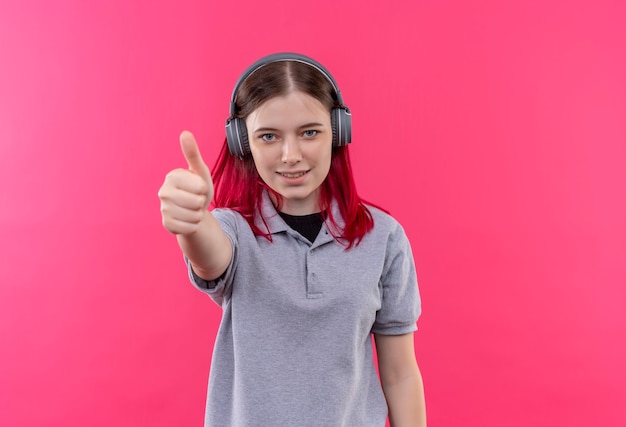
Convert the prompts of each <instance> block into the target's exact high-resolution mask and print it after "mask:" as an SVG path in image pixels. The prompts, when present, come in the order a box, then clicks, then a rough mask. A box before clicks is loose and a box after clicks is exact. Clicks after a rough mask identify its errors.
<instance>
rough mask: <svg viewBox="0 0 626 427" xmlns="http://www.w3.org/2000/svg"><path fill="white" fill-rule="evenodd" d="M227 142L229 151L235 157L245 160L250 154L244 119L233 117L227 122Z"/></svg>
mask: <svg viewBox="0 0 626 427" xmlns="http://www.w3.org/2000/svg"><path fill="white" fill-rule="evenodd" d="M226 141H228V150H229V151H230V154H232V155H233V156H237V157H239V158H243V157H245V156H247V155H248V154H250V144H249V142H248V130H247V129H246V122H245V121H243V119H240V118H238V117H232V118H230V119H228V120H227V121H226Z"/></svg>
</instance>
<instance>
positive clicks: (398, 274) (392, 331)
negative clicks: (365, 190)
mask: <svg viewBox="0 0 626 427" xmlns="http://www.w3.org/2000/svg"><path fill="white" fill-rule="evenodd" d="M381 287H382V303H381V308H380V309H379V310H378V312H377V313H376V320H375V322H374V325H373V327H372V332H373V333H377V334H382V335H403V334H408V333H411V332H414V331H415V330H416V329H417V325H416V322H417V319H418V317H419V316H420V314H421V300H420V295H419V289H418V286H417V274H416V271H415V262H414V260H413V253H412V251H411V246H410V243H409V240H408V238H407V236H406V234H405V232H404V230H403V229H402V227H401V226H400V225H399V224H396V227H395V228H394V230H392V232H391V233H390V234H389V238H388V241H387V250H386V256H385V264H384V268H383V274H382V276H381Z"/></svg>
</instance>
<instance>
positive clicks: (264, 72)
mask: <svg viewBox="0 0 626 427" xmlns="http://www.w3.org/2000/svg"><path fill="white" fill-rule="evenodd" d="M294 91H297V92H302V93H305V94H307V95H310V96H311V97H313V98H315V99H317V100H318V101H320V102H321V103H322V105H323V106H325V107H326V108H327V109H328V112H329V114H330V112H331V110H332V109H333V108H334V107H339V106H340V105H339V102H338V100H337V98H336V94H335V90H334V88H333V86H332V84H331V83H330V81H329V80H328V79H327V78H326V77H325V76H324V75H323V74H322V73H321V72H320V71H318V70H317V69H315V68H313V67H312V66H310V65H307V64H304V63H301V62H297V61H278V62H272V63H269V64H267V65H265V66H263V67H261V68H260V69H258V70H257V71H255V72H254V73H252V74H251V75H250V76H248V78H247V79H246V80H245V81H244V82H243V83H242V84H241V86H240V87H239V90H238V92H237V94H236V98H235V100H236V110H235V117H239V118H241V119H244V120H245V119H246V117H247V116H248V115H250V114H251V113H252V112H253V111H255V110H256V109H257V108H258V107H259V106H261V104H263V103H264V102H266V101H268V100H269V99H271V98H275V97H277V96H285V95H287V94H289V93H290V92H294ZM213 181H214V185H215V197H214V199H213V205H214V206H215V207H225V208H230V209H233V210H235V211H237V212H239V213H240V214H241V215H242V216H243V217H244V218H245V219H246V220H247V221H248V224H250V227H251V228H252V230H253V231H254V233H255V234H257V235H262V236H264V237H266V238H267V239H268V240H270V241H271V235H270V233H269V230H266V231H263V230H261V229H259V228H258V227H257V226H256V225H255V223H254V217H255V211H257V212H258V213H259V214H260V212H261V209H260V206H261V197H262V192H263V189H267V190H268V191H270V192H271V193H272V194H274V195H275V196H276V200H277V201H278V203H279V208H280V204H281V202H282V197H281V196H280V194H277V193H276V192H275V191H273V190H272V189H271V188H269V186H268V185H267V184H265V182H263V180H262V179H261V177H260V176H259V174H258V172H257V170H256V166H255V165H254V160H253V159H252V156H246V157H244V158H243V159H239V158H238V157H235V156H233V155H231V154H230V152H229V150H228V143H227V142H226V140H224V145H223V146H222V149H221V151H220V154H219V156H218V158H217V161H216V163H215V166H214V168H213ZM333 200H335V201H336V203H337V205H338V207H339V212H340V213H341V216H342V218H343V221H344V223H345V227H344V228H343V229H339V227H338V225H337V222H336V220H335V218H334V217H333V214H332V211H331V209H330V207H331V203H332V201H333ZM319 207H320V210H322V211H324V210H325V211H326V213H327V216H326V223H327V224H328V225H329V227H328V228H329V231H330V232H331V233H332V235H333V236H334V237H335V239H337V240H338V241H340V242H341V241H342V240H343V241H344V242H345V243H346V246H347V248H350V247H352V246H354V245H358V244H359V242H360V241H361V239H362V238H363V236H365V234H367V232H369V231H370V230H371V229H372V228H373V226H374V220H373V218H372V215H371V213H370V211H369V210H368V209H367V207H366V206H365V203H364V201H363V200H362V199H361V198H360V197H359V196H358V194H357V191H356V185H355V183H354V178H353V176H352V167H351V164H350V156H349V152H348V147H347V146H344V147H334V148H333V152H332V159H331V165H330V170H329V172H328V176H327V177H326V179H325V180H324V182H323V183H322V185H321V187H320V197H319ZM262 219H263V222H265V218H262Z"/></svg>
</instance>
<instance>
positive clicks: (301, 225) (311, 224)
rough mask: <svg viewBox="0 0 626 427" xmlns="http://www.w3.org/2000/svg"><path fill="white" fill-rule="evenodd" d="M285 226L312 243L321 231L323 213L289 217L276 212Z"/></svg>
mask: <svg viewBox="0 0 626 427" xmlns="http://www.w3.org/2000/svg"><path fill="white" fill-rule="evenodd" d="M278 214H279V215H280V217H281V218H282V219H283V220H284V221H285V222H286V223H287V225H288V226H289V227H291V228H293V229H294V230H295V231H297V232H298V233H300V234H301V235H302V237H304V238H305V239H307V240H308V241H309V242H311V243H313V242H314V241H315V238H316V237H317V235H318V234H319V232H320V230H321V229H322V224H323V223H324V213H323V212H317V213H314V214H309V215H289V214H286V213H284V212H278Z"/></svg>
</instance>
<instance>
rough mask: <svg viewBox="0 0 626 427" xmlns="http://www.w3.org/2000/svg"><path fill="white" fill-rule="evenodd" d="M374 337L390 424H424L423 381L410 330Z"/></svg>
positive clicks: (404, 426)
mask: <svg viewBox="0 0 626 427" xmlns="http://www.w3.org/2000/svg"><path fill="white" fill-rule="evenodd" d="M375 340H376V353H377V355H378V370H379V372H380V381H381V384H382V386H383V391H384V393H385V399H387V406H388V407H389V422H390V424H391V427H426V407H425V403H424V385H423V383H422V374H421V373H420V370H419V367H418V366H417V362H416V361H415V348H414V346H413V334H412V333H410V334H405V335H382V334H376V335H375Z"/></svg>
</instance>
